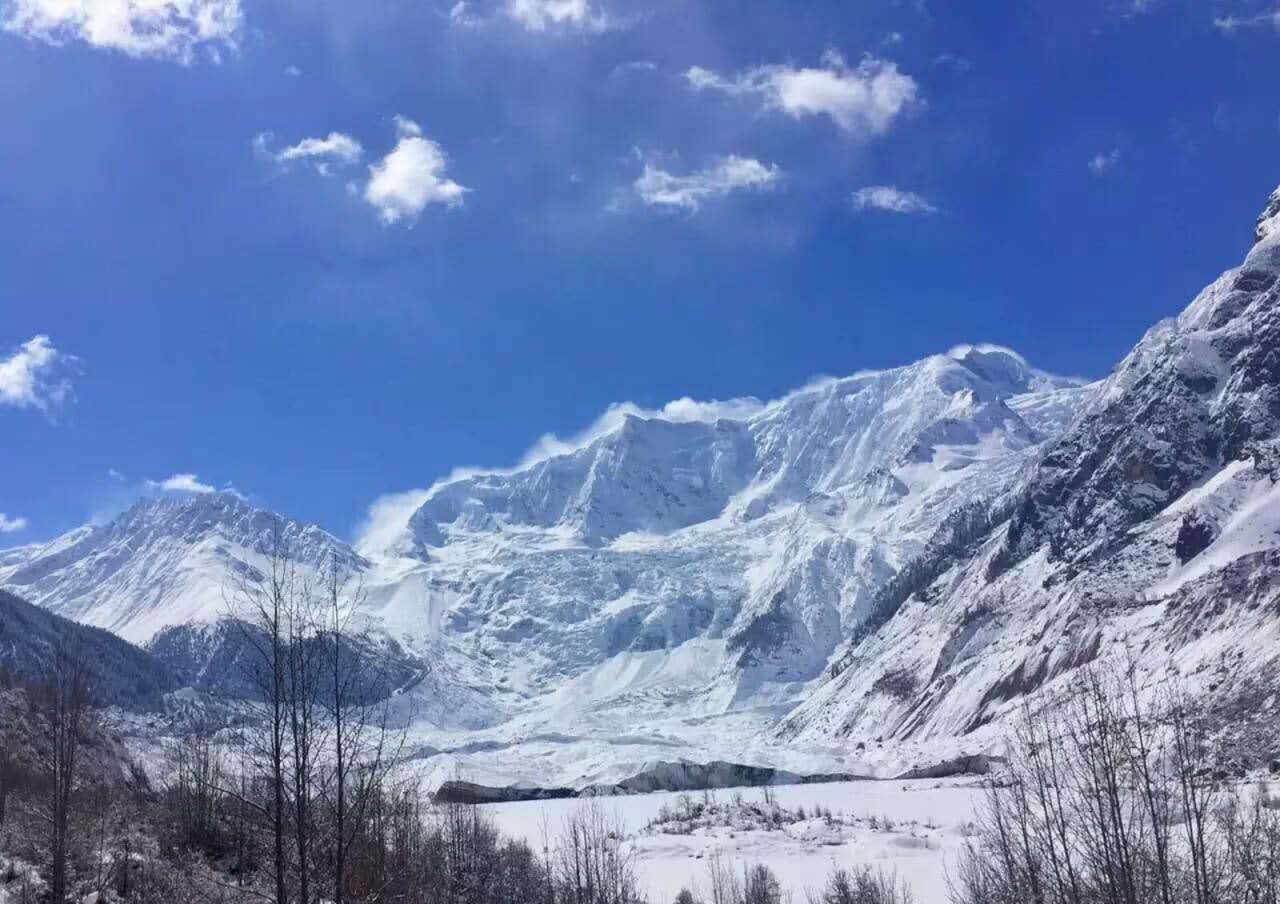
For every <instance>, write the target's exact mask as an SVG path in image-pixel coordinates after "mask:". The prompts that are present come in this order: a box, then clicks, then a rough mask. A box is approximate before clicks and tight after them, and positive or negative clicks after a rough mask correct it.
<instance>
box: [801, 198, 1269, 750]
mask: <svg viewBox="0 0 1280 904" xmlns="http://www.w3.org/2000/svg"><path fill="white" fill-rule="evenodd" d="M1278 224H1280V192H1277V194H1275V195H1273V196H1272V197H1271V199H1270V201H1269V202H1268V205H1267V207H1266V209H1265V211H1264V213H1263V215H1262V217H1261V218H1260V220H1259V223H1258V226H1257V231H1256V236H1257V241H1256V244H1255V245H1254V247H1253V248H1252V249H1251V250H1250V252H1249V253H1248V255H1247V256H1246V258H1245V260H1244V262H1243V263H1242V265H1241V266H1239V267H1237V268H1235V269H1233V270H1230V271H1228V272H1227V273H1225V274H1223V275H1222V276H1221V277H1220V278H1218V279H1217V280H1216V281H1214V282H1213V283H1212V284H1211V285H1210V286H1208V287H1207V288H1206V289H1205V290H1204V291H1203V292H1202V293H1201V294H1200V295H1199V297H1197V298H1196V299H1195V300H1194V301H1193V302H1192V303H1191V305H1190V306H1189V307H1188V308H1187V309H1186V310H1185V311H1184V312H1183V313H1182V314H1181V315H1180V316H1178V317H1177V318H1174V319H1172V320H1169V321H1166V322H1164V323H1161V324H1158V325H1157V326H1155V327H1154V328H1153V329H1151V330H1150V331H1149V332H1148V333H1147V335H1146V336H1144V337H1143V339H1142V341H1141V342H1139V343H1138V345H1137V346H1136V347H1135V348H1134V349H1133V351H1132V352H1130V354H1129V355H1128V356H1127V357H1126V358H1125V359H1124V360H1123V361H1122V362H1121V363H1120V365H1119V366H1118V367H1117V368H1116V370H1115V372H1114V374H1113V375H1112V376H1111V377H1110V378H1109V379H1108V380H1107V381H1106V382H1105V383H1104V384H1103V385H1102V387H1101V388H1100V390H1099V391H1098V392H1097V393H1096V394H1094V395H1093V397H1092V398H1091V399H1090V400H1089V401H1088V403H1087V404H1086V405H1084V406H1083V407H1082V409H1081V410H1080V412H1079V414H1078V415H1077V416H1076V418H1075V420H1074V421H1073V422H1072V423H1071V425H1070V426H1069V427H1068V428H1067V430H1066V431H1065V432H1064V433H1063V435H1062V436H1061V437H1059V438H1057V439H1056V440H1054V441H1053V442H1051V443H1050V444H1048V445H1047V446H1046V447H1045V449H1044V450H1043V451H1042V452H1041V453H1040V454H1039V455H1038V456H1037V457H1036V460H1035V462H1034V464H1033V466H1031V467H1030V468H1029V469H1028V470H1027V472H1026V473H1025V474H1024V476H1023V477H1022V478H1021V479H1020V481H1019V482H1018V485H1017V486H1016V487H1015V488H1014V490H1013V491H1012V493H1011V494H1010V497H1009V498H1010V504H1009V505H1008V507H1007V511H1006V512H1003V513H1002V516H1001V517H999V518H998V520H999V521H1000V523H998V524H997V525H996V526H995V527H993V529H992V530H990V531H989V532H988V533H986V534H985V535H982V536H979V537H976V538H974V540H973V542H972V543H971V544H969V546H970V548H969V549H968V550H967V551H965V553H964V555H962V556H959V557H955V558H954V559H952V560H949V561H947V562H946V563H944V564H945V567H944V568H943V569H941V570H938V572H937V573H936V574H932V575H931V576H930V577H931V579H930V580H929V581H928V582H927V583H925V584H924V585H922V586H919V587H917V588H913V592H912V593H911V594H910V595H909V596H908V597H906V598H905V599H904V600H903V601H902V604H901V606H900V608H898V609H897V610H896V614H895V616H894V617H893V618H892V619H891V620H889V621H888V622H887V623H886V624H885V625H884V627H883V628H881V630H879V631H878V632H876V633H875V634H873V635H872V636H869V637H867V638H865V639H864V640H863V641H862V642H861V643H860V644H859V645H858V646H857V647H856V648H855V649H854V650H853V651H852V653H851V655H850V657H849V659H848V661H847V663H846V667H845V668H844V669H843V670H842V671H841V672H840V673H839V674H838V675H837V676H835V677H834V678H833V679H832V680H831V681H829V682H828V683H827V684H826V685H825V686H824V687H823V688H821V689H820V690H819V691H818V692H817V693H816V694H815V695H814V696H813V698H812V699H811V700H809V701H808V702H807V703H806V704H805V705H803V706H802V707H800V708H799V709H798V710H797V711H795V712H794V713H792V714H791V715H790V716H789V717H788V718H787V719H786V720H785V722H784V723H783V726H782V728H781V733H782V735H783V736H785V737H788V738H793V739H807V740H810V741H818V740H820V739H825V740H831V739H840V740H842V741H848V742H853V743H868V742H874V740H875V739H878V738H897V739H905V738H912V739H923V738H930V737H962V738H963V737H966V736H969V737H973V738H974V739H975V741H976V740H977V739H980V738H981V737H983V736H984V734H990V733H992V732H986V731H985V729H986V728H987V727H989V726H990V725H991V724H992V723H993V722H999V721H1000V720H1001V718H1002V717H1003V716H1004V715H1006V714H1007V713H1008V712H1009V711H1010V708H1011V707H1012V706H1013V705H1014V704H1016V702H1017V701H1018V700H1020V699H1021V698H1022V697H1023V695H1025V694H1027V693H1029V692H1034V691H1037V690H1039V689H1042V688H1045V687H1050V686H1053V685H1054V683H1055V680H1059V679H1061V677H1062V676H1064V675H1066V674H1067V673H1069V672H1070V671H1071V670H1072V669H1073V668H1074V667H1076V666H1079V665H1081V664H1082V663H1085V662H1090V661H1094V660H1103V661H1107V662H1109V663H1111V666H1109V667H1114V668H1120V667H1121V666H1122V665H1128V664H1133V665H1134V666H1135V667H1136V668H1137V669H1138V672H1139V674H1140V676H1141V682H1142V683H1143V685H1144V687H1145V688H1146V692H1147V693H1150V694H1157V693H1161V692H1162V691H1163V690H1164V689H1165V688H1168V687H1171V686H1177V687H1181V688H1185V689H1189V690H1191V691H1192V692H1194V693H1198V694H1203V695H1204V697H1205V701H1206V704H1207V705H1210V706H1211V707H1213V708H1214V709H1215V710H1216V711H1217V712H1219V713H1220V714H1221V722H1222V725H1223V730H1224V732H1226V733H1227V734H1228V735H1231V736H1233V737H1235V739H1236V740H1237V741H1238V742H1239V756H1240V758H1241V759H1248V758H1253V759H1254V760H1255V761H1256V760H1257V759H1258V758H1259V757H1260V756H1262V755H1264V753H1265V752H1266V751H1265V750H1264V748H1267V749H1269V748H1270V747H1275V746H1276V745H1277V742H1276V741H1275V738H1274V732H1268V731H1266V730H1263V729H1262V727H1261V726H1263V725H1264V724H1265V723H1267V722H1270V724H1271V725H1274V719H1275V718H1277V716H1278V715H1280V713H1277V711H1276V706H1277V699H1276V696H1275V694H1274V692H1273V690H1272V691H1269V690H1268V688H1271V689H1274V688H1275V687H1276V686H1277V684H1276V682H1277V681H1278V680H1280V644H1278V643H1277V641H1278V640H1280V573H1277V565H1280V485H1278V484H1277V480H1280V287H1278V286H1277V282H1278V280H1280V230H1278V229H1277V228H1276V227H1277V225H1278ZM1003 515H1007V517H1003ZM994 733H995V734H998V732H994ZM1268 734H1270V736H1271V737H1270V740H1267V737H1266V736H1267V735H1268ZM1259 745H1261V747H1260V746H1259Z"/></svg>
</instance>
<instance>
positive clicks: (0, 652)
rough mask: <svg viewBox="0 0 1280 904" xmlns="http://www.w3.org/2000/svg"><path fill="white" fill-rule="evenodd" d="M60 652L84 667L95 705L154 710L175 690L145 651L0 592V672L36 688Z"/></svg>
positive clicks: (169, 675) (166, 673)
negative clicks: (168, 693) (36, 684)
mask: <svg viewBox="0 0 1280 904" xmlns="http://www.w3.org/2000/svg"><path fill="white" fill-rule="evenodd" d="M60 652H65V653H69V654H72V655H75V656H77V657H79V658H80V659H82V660H83V661H84V663H85V665H86V667H87V668H88V670H89V678H90V685H91V687H92V689H93V694H94V698H95V700H96V701H97V702H98V703H99V704H101V705H117V706H123V707H126V708H139V707H141V708H150V707H156V706H159V705H160V704H161V702H162V700H163V696H164V694H165V692H166V691H170V690H174V689H175V688H177V687H178V686H179V681H178V679H177V676H176V675H175V674H174V673H173V672H172V671H170V670H169V669H168V668H167V667H166V666H165V665H163V664H162V663H160V662H158V661H157V660H156V659H154V658H153V657H152V656H151V655H150V654H149V653H147V652H146V651H145V650H140V649H138V648H137V647H135V646H133V645H132V644H129V643H127V642H125V641H123V640H121V639H120V638H118V637H116V636H115V635H113V634H111V633H109V632H107V631H103V630H101V629H98V628H90V627H86V626H84V625H80V624H77V623H75V622H73V621H69V620H68V619H65V618H61V617H59V616H57V615H54V614H53V613H51V612H49V611H47V610H45V609H41V608H40V607H38V606H33V605H31V604H30V603H28V602H26V601H24V600H22V599H19V598H18V597H16V596H14V595H13V594H12V593H7V592H5V591H3V590H0V668H3V669H4V670H5V671H6V672H8V673H9V674H10V675H13V676H15V677H17V678H18V679H20V680H22V681H24V682H36V681H39V680H41V678H43V677H44V676H45V674H46V673H47V672H48V670H49V669H50V668H51V667H52V666H53V664H54V663H55V662H56V660H57V657H58V655H59V653H60Z"/></svg>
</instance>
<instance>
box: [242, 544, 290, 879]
mask: <svg viewBox="0 0 1280 904" xmlns="http://www.w3.org/2000/svg"><path fill="white" fill-rule="evenodd" d="M290 552H291V550H290V549H289V544H288V540H287V539H286V537H285V533H284V528H283V526H282V525H281V524H280V522H279V521H278V520H275V521H273V523H272V525H271V533H270V536H269V538H268V540H267V548H266V550H265V556H266V563H265V572H258V571H256V570H246V571H243V572H237V574H236V578H235V580H234V584H233V585H232V587H231V588H230V590H229V597H230V599H229V608H230V609H231V614H232V616H233V617H234V618H235V619H236V624H237V625H238V626H239V627H240V630H241V632H242V634H243V638H244V640H245V643H246V644H247V646H248V647H249V648H250V649H251V650H252V654H253V655H252V662H251V664H250V667H249V669H250V678H251V679H252V683H253V685H254V689H255V690H256V691H257V694H258V703H259V706H260V708H261V712H260V714H259V715H260V719H259V724H260V727H261V731H260V732H259V733H256V734H255V733H250V734H249V736H248V738H249V740H250V743H251V744H252V746H253V751H252V753H251V763H250V765H251V767H252V768H253V769H254V770H255V772H257V773H258V774H259V775H260V776H261V777H262V778H263V779H265V781H266V784H267V786H268V789H269V802H268V803H267V805H266V807H265V808H263V809H264V811H265V815H266V818H267V821H268V823H269V828H270V832H271V840H272V854H273V857H272V867H273V872H274V876H273V878H274V886H275V902H276V904H289V902H290V898H289V856H288V843H289V835H290V824H289V810H290V808H291V807H290V802H289V800H288V797H289V779H290V775H289V771H290V762H289V758H290V755H291V753H292V750H291V749H290V746H289V741H290V735H291V729H292V722H291V719H290V710H289V704H290V694H291V690H292V688H291V683H290V682H291V678H292V667H293V663H292V662H291V651H290V641H291V638H292V636H293V628H292V621H291V619H292V616H293V614H294V613H295V612H296V611H297V610H298V608H299V597H301V596H304V595H307V594H308V593H309V589H310V588H308V587H307V586H306V582H305V579H304V578H303V576H302V575H300V574H299V572H298V570H297V566H296V565H295V563H294V561H293V559H292V557H291V555H290ZM242 802H243V803H246V804H249V803H251V802H249V801H248V800H247V799H245V800H243V801H242ZM255 809H256V807H255Z"/></svg>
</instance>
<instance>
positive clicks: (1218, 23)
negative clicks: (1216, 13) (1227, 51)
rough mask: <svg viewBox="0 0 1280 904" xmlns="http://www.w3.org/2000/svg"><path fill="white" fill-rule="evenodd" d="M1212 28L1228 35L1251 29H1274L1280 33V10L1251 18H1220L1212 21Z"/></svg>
mask: <svg viewBox="0 0 1280 904" xmlns="http://www.w3.org/2000/svg"><path fill="white" fill-rule="evenodd" d="M1213 26H1214V28H1216V29H1218V31H1220V32H1222V33H1223V34H1228V35H1230V34H1235V33H1236V32H1238V31H1242V30H1248V29H1251V28H1274V29H1275V30H1276V31H1280V9H1277V10H1274V11H1272V12H1266V13H1257V14H1256V15H1252V16H1221V17H1219V18H1217V19H1214V20H1213Z"/></svg>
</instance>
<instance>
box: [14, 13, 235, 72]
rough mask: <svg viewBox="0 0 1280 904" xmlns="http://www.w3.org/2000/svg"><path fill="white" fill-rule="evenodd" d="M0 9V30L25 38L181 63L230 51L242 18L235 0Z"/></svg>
mask: <svg viewBox="0 0 1280 904" xmlns="http://www.w3.org/2000/svg"><path fill="white" fill-rule="evenodd" d="M0 11H2V12H0V15H3V19H0V25H2V26H3V28H4V29H5V30H6V31H10V32H13V33H14V34H19V35H22V36H24V37H26V38H29V39H31V40H36V41H42V42H44V43H46V44H52V45H55V46H57V45H62V44H66V43H68V42H70V41H79V42H83V43H85V44H88V45H90V46H92V47H99V48H103V49H107V50H116V51H120V52H121V53H125V54H128V55H129V56H132V57H139V58H145V57H150V58H158V59H169V60H176V61H178V62H181V63H190V62H192V61H193V60H195V59H196V56H197V53H198V52H199V51H202V50H203V51H205V52H206V54H207V55H208V57H209V58H210V59H212V60H218V59H220V58H221V54H222V52H223V51H226V50H234V49H235V47H236V44H237V41H238V39H239V35H240V31H241V28H242V23H243V14H242V12H241V9H240V0H9V2H7V3H3V4H0Z"/></svg>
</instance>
